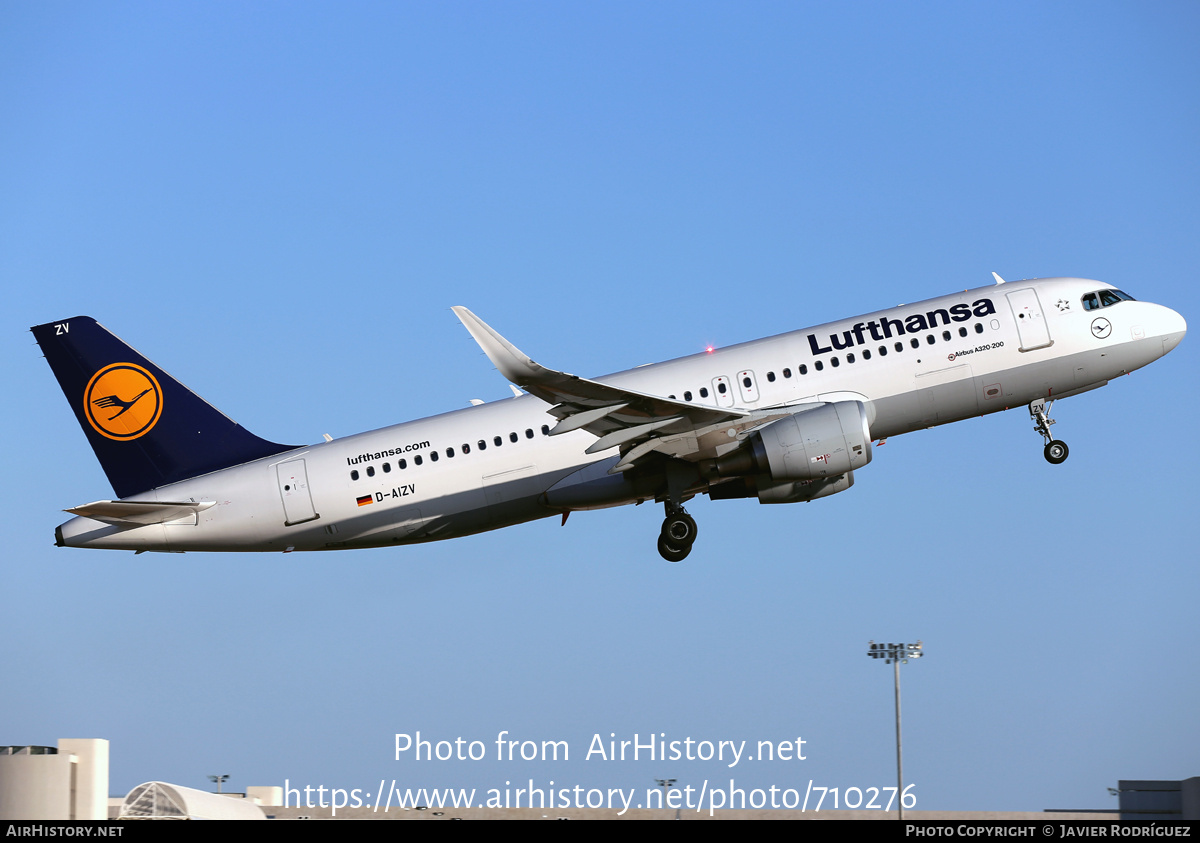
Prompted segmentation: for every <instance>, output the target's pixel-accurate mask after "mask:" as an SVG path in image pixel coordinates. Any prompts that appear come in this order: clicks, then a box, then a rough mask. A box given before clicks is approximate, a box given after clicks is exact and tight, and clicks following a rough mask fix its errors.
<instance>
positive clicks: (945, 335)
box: [942, 331, 950, 342]
mask: <svg viewBox="0 0 1200 843" xmlns="http://www.w3.org/2000/svg"><path fill="white" fill-rule="evenodd" d="M942 339H943V340H945V341H946V342H950V332H949V331H942Z"/></svg>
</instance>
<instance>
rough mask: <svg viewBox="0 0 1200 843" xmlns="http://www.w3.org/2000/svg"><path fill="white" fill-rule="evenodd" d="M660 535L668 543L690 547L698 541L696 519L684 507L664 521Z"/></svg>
mask: <svg viewBox="0 0 1200 843" xmlns="http://www.w3.org/2000/svg"><path fill="white" fill-rule="evenodd" d="M660 537H661V538H662V540H663V541H665V542H666V543H667V544H672V545H675V546H676V547H687V548H690V547H691V546H692V543H693V542H695V541H696V519H695V518H692V516H690V515H688V514H687V513H686V512H684V511H683V510H682V509H681V510H679V511H678V512H675V513H673V514H671V515H668V516H667V517H666V519H665V520H664V521H663V525H662V532H661V533H660Z"/></svg>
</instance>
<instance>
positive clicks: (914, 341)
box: [909, 337, 921, 348]
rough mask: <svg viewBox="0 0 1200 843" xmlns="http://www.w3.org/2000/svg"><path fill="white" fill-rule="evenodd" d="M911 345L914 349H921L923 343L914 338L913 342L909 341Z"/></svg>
mask: <svg viewBox="0 0 1200 843" xmlns="http://www.w3.org/2000/svg"><path fill="white" fill-rule="evenodd" d="M909 345H911V346H912V347H913V348H920V347H921V341H920V340H919V339H917V338H916V337H913V338H912V340H910V341H909Z"/></svg>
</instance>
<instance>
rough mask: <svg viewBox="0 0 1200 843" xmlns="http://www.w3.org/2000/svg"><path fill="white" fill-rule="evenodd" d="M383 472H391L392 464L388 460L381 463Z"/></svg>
mask: <svg viewBox="0 0 1200 843" xmlns="http://www.w3.org/2000/svg"><path fill="white" fill-rule="evenodd" d="M383 473H384V474H391V473H392V464H391V463H390V462H385V463H384V464H383Z"/></svg>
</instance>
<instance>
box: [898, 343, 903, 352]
mask: <svg viewBox="0 0 1200 843" xmlns="http://www.w3.org/2000/svg"><path fill="white" fill-rule="evenodd" d="M896 350H897V351H903V350H904V343H902V342H898V343H896Z"/></svg>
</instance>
